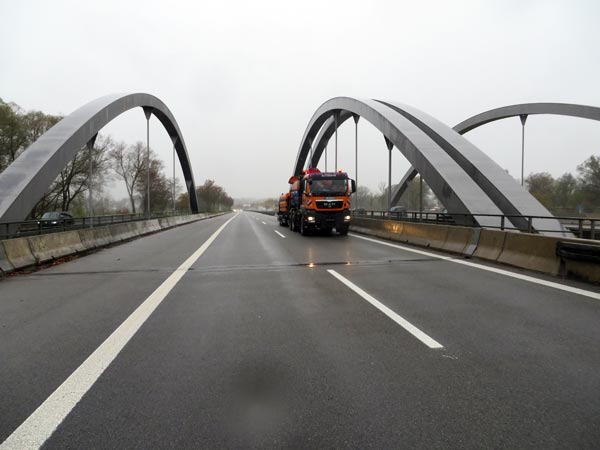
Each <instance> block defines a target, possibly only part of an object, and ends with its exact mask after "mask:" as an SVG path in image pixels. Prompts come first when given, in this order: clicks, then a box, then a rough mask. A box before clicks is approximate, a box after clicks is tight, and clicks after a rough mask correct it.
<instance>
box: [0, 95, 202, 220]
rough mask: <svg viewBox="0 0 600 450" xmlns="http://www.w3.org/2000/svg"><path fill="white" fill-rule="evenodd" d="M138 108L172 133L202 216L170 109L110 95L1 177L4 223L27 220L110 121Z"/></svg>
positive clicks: (65, 122) (63, 124) (151, 100)
mask: <svg viewBox="0 0 600 450" xmlns="http://www.w3.org/2000/svg"><path fill="white" fill-rule="evenodd" d="M136 107H142V108H144V111H145V112H146V113H149V114H154V115H155V116H156V118H157V119H158V120H160V122H161V123H162V125H163V126H164V127H165V129H166V130H167V133H169V136H170V137H171V140H172V141H173V143H174V145H175V149H176V151H177V156H178V157H179V163H180V164H181V168H182V169H183V176H184V178H185V184H186V187H187V190H188V194H189V199H190V208H191V210H192V212H194V213H196V212H198V201H197V199H196V185H195V182H194V174H193V173H192V166H191V164H190V160H189V157H188V153H187V148H186V146H185V141H184V140H183V135H182V134H181V131H180V130H179V125H178V124H177V122H176V121H175V118H174V117H173V114H172V113H171V111H170V110H169V108H167V106H166V105H165V104H164V103H163V102H162V101H161V100H160V99H158V98H157V97H154V96H153V95H150V94H143V93H136V94H111V95H107V96H104V97H100V98H98V99H96V100H93V101H91V102H90V103H88V104H86V105H84V106H82V107H81V108H79V109H78V110H76V111H74V112H73V113H71V114H69V115H68V116H66V117H65V118H64V119H62V120H61V121H60V122H58V123H57V124H56V125H55V126H54V127H52V128H51V129H50V130H48V131H47V132H46V133H45V134H43V135H42V136H41V137H40V138H39V139H38V140H37V141H35V142H34V143H33V144H32V145H31V146H30V147H29V148H28V149H27V150H26V151H25V152H23V153H22V154H21V155H20V156H19V157H18V158H17V159H16V160H15V161H14V162H13V163H12V164H11V165H10V166H8V167H7V168H6V169H5V170H4V172H2V173H1V174H0V222H18V221H21V220H24V219H25V217H27V214H29V212H30V211H31V210H32V209H33V207H34V206H35V203H36V202H37V201H38V200H39V199H40V198H41V197H42V195H43V194H44V192H45V191H46V189H47V188H48V187H49V186H50V184H51V183H52V182H53V181H54V179H55V178H56V177H57V176H58V174H59V173H60V171H61V170H62V169H63V168H64V167H65V165H67V164H68V163H69V161H71V160H72V159H73V158H74V157H75V154H76V153H77V152H78V151H80V150H81V149H82V148H83V147H84V146H85V145H86V144H87V143H88V142H89V141H90V140H91V139H93V138H94V137H95V136H96V134H97V133H98V131H100V129H101V128H103V127H104V126H105V125H106V124H108V123H109V122H110V121H111V120H113V119H114V118H116V117H117V116H119V115H120V114H122V113H124V112H125V111H128V110H130V109H132V108H136ZM148 117H149V116H148Z"/></svg>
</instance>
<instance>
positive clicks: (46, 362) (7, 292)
mask: <svg viewBox="0 0 600 450" xmlns="http://www.w3.org/2000/svg"><path fill="white" fill-rule="evenodd" d="M225 220H227V219H226V218H215V219H209V220H203V221H199V222H195V223H192V224H188V225H184V226H181V227H177V228H173V229H170V230H166V231H163V232H161V233H157V234H153V235H150V236H146V237H143V238H140V239H136V240H134V241H131V242H128V243H125V244H122V245H119V246H115V247H112V248H108V249H104V250H101V251H99V252H97V253H94V254H91V255H88V256H85V257H82V258H78V259H75V260H73V261H70V262H68V263H66V264H62V265H59V266H54V267H51V268H48V269H44V270H41V271H39V272H35V273H33V274H30V275H17V276H12V277H9V278H7V279H5V280H2V281H1V282H0V361H2V362H3V363H2V364H0V380H1V381H2V382H1V383H0V399H2V401H0V442H2V441H4V440H5V439H6V437H8V435H9V434H10V433H11V432H12V431H13V430H14V429H15V428H16V427H17V426H18V425H19V424H21V423H22V422H23V421H24V420H25V419H26V418H27V417H28V416H29V415H30V414H31V413H32V412H33V411H34V410H35V408H37V406H39V405H40V404H41V403H42V402H43V401H44V400H45V399H46V398H47V397H48V396H49V395H50V394H51V393H52V392H53V391H54V389H56V388H57V387H58V386H59V385H60V384H61V383H62V382H63V381H64V380H65V379H66V378H67V377H68V376H69V375H70V374H71V373H72V372H73V371H74V370H75V369H76V368H77V367H78V366H79V365H80V364H81V362H82V361H83V360H84V359H85V358H86V357H87V356H88V355H89V354H91V353H92V352H93V351H94V350H95V349H96V348H97V347H98V345H100V343H101V342H103V341H104V339H106V337H108V336H109V335H110V333H112V332H113V331H114V330H115V329H116V328H117V326H118V325H119V324H120V323H121V322H122V321H123V320H124V319H125V318H126V317H127V316H128V315H129V314H131V312H132V311H133V310H134V309H135V308H136V307H137V306H138V305H139V304H140V303H141V302H142V301H143V300H144V299H145V298H147V297H148V295H149V294H150V293H152V291H154V289H156V288H157V287H158V286H159V285H160V284H161V283H162V282H163V281H164V280H165V279H166V278H167V277H168V276H169V275H170V273H171V272H172V271H173V269H174V268H175V267H177V266H178V265H179V264H180V263H181V262H182V261H183V260H185V258H186V257H188V256H189V254H190V253H191V252H192V251H193V248H195V247H190V243H189V242H190V240H191V241H195V242H194V245H196V242H199V243H201V242H203V241H204V240H206V239H207V238H208V237H209V236H210V235H211V234H212V233H213V232H214V231H215V230H216V229H217V228H218V227H219V226H220V225H221V224H222V223H223V222H224V221H225ZM182 236H185V239H182Z"/></svg>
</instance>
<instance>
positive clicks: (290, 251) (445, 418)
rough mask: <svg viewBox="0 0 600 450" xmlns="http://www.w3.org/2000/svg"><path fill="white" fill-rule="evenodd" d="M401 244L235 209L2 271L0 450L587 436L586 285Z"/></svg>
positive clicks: (592, 290) (536, 444) (590, 366)
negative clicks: (291, 225) (66, 258)
mask: <svg viewBox="0 0 600 450" xmlns="http://www.w3.org/2000/svg"><path fill="white" fill-rule="evenodd" d="M414 250H415V248H410V247H408V248H405V247H404V246H402V245H394V244H390V243H387V242H385V241H380V240H377V239H371V238H366V237H364V236H360V235H353V234H352V233H351V235H349V236H337V235H334V234H332V235H330V236H310V237H303V236H300V235H299V234H298V233H291V232H290V231H289V230H288V229H287V228H282V227H279V226H278V224H277V222H276V220H275V219H274V218H273V217H269V216H266V215H261V214H258V213H250V212H242V213H238V214H228V215H226V216H222V217H219V218H214V219H209V220H204V221H200V222H196V223H193V224H188V225H184V226H181V227H178V228H175V229H171V230H167V231H163V232H161V233H158V234H154V235H151V236H147V237H144V238H140V239H137V240H134V241H131V242H129V243H126V244H123V245H121V246H117V247H112V248H108V249H104V250H101V251H99V252H97V253H94V254H91V255H88V256H84V257H81V258H78V259H75V260H72V261H70V262H66V263H64V264H60V265H56V266H53V267H51V268H47V269H44V270H40V271H37V272H34V273H30V274H20V275H15V276H11V277H8V278H6V279H4V280H3V281H0V442H3V444H0V450H7V449H27V448H44V449H280V448H290V449H291V448H302V449H561V450H564V449H598V448H600V345H599V344H600V295H599V292H600V289H598V288H597V287H593V286H590V285H585V284H578V283H573V282H563V281H561V280H558V279H552V278H550V277H544V276H540V275H535V274H532V273H526V272H519V271H513V270H510V269H507V268H506V267H500V266H493V265H484V264H480V263H477V262H476V261H474V260H468V261H467V262H471V263H475V264H473V265H466V264H464V263H463V262H465V261H466V260H464V259H461V258H456V259H454V258H453V259H445V258H444V256H447V255H442V254H439V253H434V252H429V251H419V250H418V249H417V251H414ZM421 250H422V249H421ZM440 256H441V257H440ZM497 269H499V270H497ZM505 272H507V273H505ZM522 275H526V276H522ZM527 276H531V277H534V278H533V279H529V278H527ZM553 283H560V285H558V286H556V285H554V284H553ZM563 286H564V287H563ZM577 289H583V291H578V290H577Z"/></svg>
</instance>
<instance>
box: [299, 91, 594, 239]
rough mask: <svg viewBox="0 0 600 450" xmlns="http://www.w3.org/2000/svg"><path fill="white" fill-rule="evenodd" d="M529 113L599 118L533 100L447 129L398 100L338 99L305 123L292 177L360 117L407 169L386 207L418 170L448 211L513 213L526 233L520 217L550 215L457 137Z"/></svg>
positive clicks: (543, 222) (539, 224)
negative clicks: (348, 122) (399, 155)
mask: <svg viewBox="0 0 600 450" xmlns="http://www.w3.org/2000/svg"><path fill="white" fill-rule="evenodd" d="M529 114H559V115H568V116H574V117H581V118H587V119H593V120H600V108H595V107H590V106H583V105H571V104H560V103H532V104H522V105H513V106H507V107H504V108H498V109H494V110H490V111H486V112H484V113H481V114H478V115H476V116H473V117H471V118H469V119H467V120H465V121H464V122H461V123H460V124H459V125H457V126H456V127H454V128H450V127H448V126H447V125H445V124H443V123H442V122H440V121H438V120H437V119H435V118H433V117H431V116H429V115H427V114H425V113H424V112H422V111H420V110H418V109H416V108H413V107H411V106H408V105H404V104H401V103H395V102H388V101H381V100H372V99H355V98H349V97H337V98H332V99H330V100H328V101H326V102H325V103H323V105H321V106H320V107H319V108H318V109H317V111H316V112H315V113H314V115H313V117H312V118H311V120H310V122H309V124H308V126H307V128H306V131H305V133H304V136H303V138H302V142H301V144H300V149H299V150H298V154H297V157H296V163H295V166H294V174H295V175H298V174H300V173H301V171H302V168H303V167H304V166H305V164H306V163H307V160H308V159H310V161H309V164H310V165H311V166H312V167H316V166H317V164H318V162H319V160H320V158H321V156H322V153H323V151H324V149H325V147H326V145H327V144H328V142H329V139H330V138H331V137H332V136H333V134H334V133H335V131H336V129H337V128H338V127H339V126H340V125H341V124H342V123H344V122H345V121H346V120H348V119H350V118H353V119H354V120H355V122H358V120H359V118H360V117H362V118H364V119H365V120H367V121H368V122H370V123H371V124H372V125H373V126H375V127H376V128H377V129H378V130H379V131H380V132H381V133H382V134H383V135H384V137H385V139H386V142H387V143H388V149H389V150H390V151H391V149H392V146H395V147H396V148H397V149H398V150H400V152H401V153H402V154H403V155H404V156H405V157H406V158H407V159H408V161H409V162H410V164H411V166H412V167H411V169H410V170H409V171H408V172H407V173H406V175H405V176H404V177H403V178H402V180H401V182H400V184H399V186H398V188H397V189H396V191H395V192H394V194H393V196H392V204H396V203H397V201H398V200H399V199H400V197H401V195H402V193H403V192H404V190H405V189H406V187H407V184H408V182H409V181H410V180H412V179H413V178H414V177H415V176H416V175H417V173H420V174H422V176H423V178H424V179H425V180H426V181H427V183H428V185H429V186H430V187H431V189H432V191H433V192H434V193H435V195H436V196H437V197H438V198H439V199H440V200H441V201H442V203H443V204H444V206H446V208H447V209H448V210H449V211H451V212H454V213H459V214H492V215H502V214H504V215H508V216H517V217H512V218H510V221H511V222H512V223H513V225H514V226H515V227H517V228H519V229H527V219H526V218H525V217H522V216H550V217H551V216H552V214H551V213H550V212H549V211H548V210H547V209H546V208H545V207H544V206H543V205H542V204H541V203H539V202H538V201H537V200H536V199H535V198H534V197H533V196H532V195H531V194H530V193H529V192H528V191H527V190H526V189H524V188H523V187H522V186H521V185H520V184H519V183H517V181H516V180H514V179H513V178H512V177H511V176H510V175H508V174H507V173H506V172H505V171H504V170H503V169H502V168H501V167H500V166H499V165H498V164H496V163H495V162H494V161H493V160H492V159H491V158H489V157H488V156H487V155H486V154H485V153H483V152H482V151H481V150H480V149H478V148H477V147H476V146H475V145H473V144H472V143H471V142H470V141H468V140H467V139H465V138H464V137H463V136H462V134H464V133H466V132H467V131H470V130H472V129H474V128H476V127H478V126H481V125H484V124H486V123H489V122H492V121H494V120H499V119H503V118H507V117H514V116H523V115H529ZM311 155H312V159H311ZM498 221H499V219H497V218H495V217H486V216H479V217H477V218H476V219H473V220H472V221H471V223H468V224H471V225H480V226H484V227H485V226H497V225H498ZM533 226H534V229H536V230H538V231H539V230H546V231H547V232H549V233H551V234H556V233H557V232H559V233H563V234H569V233H568V232H567V231H566V230H565V229H564V228H563V227H562V226H561V224H560V223H559V222H558V220H555V219H534V220H533Z"/></svg>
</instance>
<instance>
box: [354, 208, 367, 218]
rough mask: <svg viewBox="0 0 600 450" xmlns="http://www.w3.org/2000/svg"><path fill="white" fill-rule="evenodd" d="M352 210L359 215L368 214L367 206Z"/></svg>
mask: <svg viewBox="0 0 600 450" xmlns="http://www.w3.org/2000/svg"><path fill="white" fill-rule="evenodd" d="M352 212H353V213H354V214H356V215H357V216H364V215H365V214H367V210H366V209H365V208H356V209H353V210H352Z"/></svg>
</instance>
